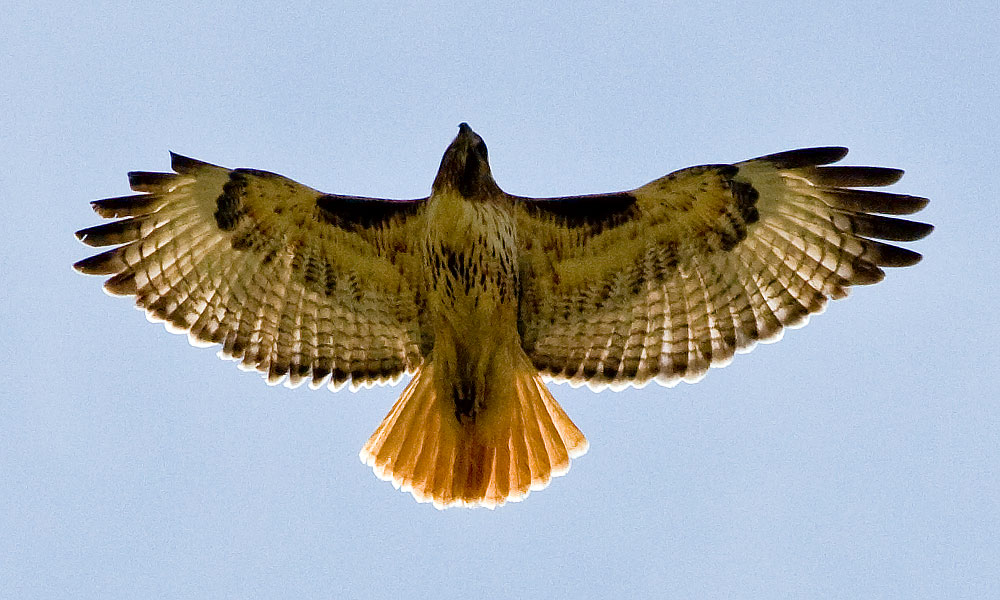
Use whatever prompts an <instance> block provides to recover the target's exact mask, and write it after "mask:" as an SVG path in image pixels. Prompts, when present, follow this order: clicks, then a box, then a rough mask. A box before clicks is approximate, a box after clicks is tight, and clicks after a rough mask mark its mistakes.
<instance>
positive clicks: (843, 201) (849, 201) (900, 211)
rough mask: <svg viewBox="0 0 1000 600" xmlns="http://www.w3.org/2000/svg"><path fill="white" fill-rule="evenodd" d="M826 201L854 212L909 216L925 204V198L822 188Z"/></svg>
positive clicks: (869, 191)
mask: <svg viewBox="0 0 1000 600" xmlns="http://www.w3.org/2000/svg"><path fill="white" fill-rule="evenodd" d="M823 192H824V194H825V195H826V196H825V197H826V200H827V201H828V202H829V204H831V205H832V206H835V207H837V208H842V209H844V210H850V211H854V212H874V213H882V214H884V215H911V214H913V213H915V212H919V211H920V210H922V209H923V208H924V207H925V206H927V203H928V202H930V200H928V199H927V198H921V197H919V196H906V195H903V194H890V193H888V192H873V191H871V190H851V189H843V188H833V187H828V188H823Z"/></svg>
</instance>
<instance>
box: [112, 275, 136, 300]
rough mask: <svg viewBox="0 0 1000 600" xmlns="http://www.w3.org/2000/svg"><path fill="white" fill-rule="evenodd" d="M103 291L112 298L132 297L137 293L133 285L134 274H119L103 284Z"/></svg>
mask: <svg viewBox="0 0 1000 600" xmlns="http://www.w3.org/2000/svg"><path fill="white" fill-rule="evenodd" d="M104 289H105V290H106V291H107V292H108V293H109V294H112V295H114V296H134V295H135V293H136V292H137V291H138V289H137V287H136V284H135V273H132V272H126V273H119V274H118V275H115V276H114V277H112V278H111V279H108V280H107V281H105V282H104Z"/></svg>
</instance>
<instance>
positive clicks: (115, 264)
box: [73, 248, 128, 275]
mask: <svg viewBox="0 0 1000 600" xmlns="http://www.w3.org/2000/svg"><path fill="white" fill-rule="evenodd" d="M121 250H122V249H121V248H115V249H113V250H108V251H107V252H101V253H100V254H95V255H94V256H89V257H87V258H85V259H83V260H80V261H77V262H76V263H74V264H73V268H74V269H76V270H77V271H79V272H80V273H83V274H84V275H114V274H115V273H120V272H122V271H123V270H125V269H126V268H128V265H126V264H125V261H123V260H122V258H121Z"/></svg>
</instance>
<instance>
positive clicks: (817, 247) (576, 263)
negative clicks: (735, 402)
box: [515, 147, 933, 389]
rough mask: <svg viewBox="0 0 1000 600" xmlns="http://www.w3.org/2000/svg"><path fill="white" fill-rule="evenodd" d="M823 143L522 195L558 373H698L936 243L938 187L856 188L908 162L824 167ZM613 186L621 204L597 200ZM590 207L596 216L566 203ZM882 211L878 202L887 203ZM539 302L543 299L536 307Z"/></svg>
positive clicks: (641, 377)
mask: <svg viewBox="0 0 1000 600" xmlns="http://www.w3.org/2000/svg"><path fill="white" fill-rule="evenodd" d="M846 153H847V150H846V149H845V148H838V147H832V148H807V149H803V150H792V151H788V152H782V153H778V154H772V155H768V156H763V157H760V158H757V159H753V160H748V161H744V162H741V163H737V164H735V165H706V166H703V167H693V168H689V169H684V170H682V171H678V172H676V173H672V174H670V175H667V176H666V177H663V178H660V179H658V180H655V181H653V182H650V183H649V184H646V185H644V186H642V187H640V188H637V189H635V190H632V191H630V192H624V193H620V194H605V195H599V196H589V197H586V198H588V201H587V202H582V201H581V200H579V199H577V198H565V199H558V198H548V199H541V200H540V199H527V198H520V197H517V198H515V200H518V202H517V203H516V204H515V207H516V208H515V210H516V211H517V217H518V234H519V236H520V239H521V240H523V241H522V243H521V246H520V252H521V261H522V270H523V271H524V272H525V273H526V274H527V276H526V277H524V278H523V281H522V286H523V287H524V288H525V289H524V292H523V293H524V295H525V297H528V298H531V299H533V302H532V303H530V304H526V305H524V304H523V305H522V312H521V323H520V329H521V331H522V332H523V333H522V339H523V341H524V346H525V350H526V352H527V353H528V356H529V357H531V359H532V361H533V362H534V363H535V365H536V367H538V369H539V370H540V371H541V372H542V373H543V374H545V375H547V376H549V377H551V378H553V379H555V380H557V381H568V382H570V383H571V384H574V385H580V384H584V383H585V384H587V385H589V386H591V387H593V388H595V389H601V388H603V387H605V386H609V385H610V386H612V387H613V388H616V389H617V388H621V387H625V386H627V385H637V386H641V385H644V384H645V383H647V382H648V381H651V380H654V379H655V380H656V381H658V382H660V383H663V384H665V385H673V384H675V383H677V382H678V381H681V380H685V381H697V380H698V379H699V378H701V377H702V376H704V374H705V373H706V371H707V370H708V369H709V367H712V366H721V365H725V364H727V363H728V362H729V361H730V360H732V358H733V355H734V354H735V353H737V352H746V351H749V350H750V349H751V348H753V346H754V345H755V344H756V343H757V342H758V341H773V340H775V339H777V338H778V337H780V335H781V333H782V331H783V329H784V328H787V327H799V326H802V325H804V324H805V323H806V322H807V320H808V318H809V315H811V314H814V313H818V312H821V311H822V310H823V309H824V308H825V307H826V302H827V300H828V299H829V298H842V297H844V296H846V295H847V291H848V288H849V287H850V286H853V285H862V284H869V283H875V282H877V281H879V280H881V279H882V277H883V276H884V272H883V271H882V268H881V267H890V266H893V267H894V266H907V265H911V264H914V263H916V262H917V261H918V260H919V259H920V255H919V254H917V253H916V252H913V251H911V250H907V249H905V248H899V247H896V246H892V245H889V244H885V243H882V242H879V241H877V240H879V239H881V240H890V241H912V240H917V239H920V238H922V237H924V236H925V235H927V234H929V233H930V232H931V230H932V229H933V228H932V227H931V226H930V225H927V224H924V223H918V222H915V221H909V220H905V219H899V218H895V217H887V216H882V215H886V214H888V215H906V214H912V213H914V212H917V211H919V210H920V209H921V208H923V207H924V206H925V205H926V203H927V200H926V199H924V198H918V197H915V196H906V195H901V194H891V193H883V192H875V191H871V190H860V189H855V188H858V187H877V186H885V185H890V184H892V183H895V182H896V181H898V180H899V178H900V177H901V176H902V171H900V170H898V169H887V168H882V167H853V166H847V167H842V166H823V165H827V164H829V163H833V162H836V161H838V160H840V159H841V158H843V157H844V155H846ZM591 198H601V199H604V201H605V202H606V203H607V205H606V206H600V205H595V201H594V200H590V199H591ZM560 200H562V201H563V202H564V203H565V204H566V206H584V207H586V209H587V210H586V212H587V214H589V215H591V218H589V219H587V218H576V219H574V220H569V219H567V218H566V217H565V216H564V215H563V212H561V211H560V210H558V209H555V208H552V207H553V206H554V205H558V204H559V201H560ZM876 213H878V214H876ZM527 309H530V310H527Z"/></svg>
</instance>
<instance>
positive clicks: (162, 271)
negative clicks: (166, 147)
mask: <svg viewBox="0 0 1000 600" xmlns="http://www.w3.org/2000/svg"><path fill="white" fill-rule="evenodd" d="M171 159H172V161H171V162H172V167H173V170H174V171H175V173H147V172H134V173H129V183H130V184H131V187H132V189H133V190H135V191H138V192H144V193H142V194H139V195H135V196H127V197H122V198H110V199H107V200H98V201H96V202H94V203H93V207H94V210H96V211H97V213H98V214H100V215H101V216H102V217H108V218H119V217H124V218H123V219H122V220H119V221H115V222H112V223H107V224H104V225H98V226H96V227H91V228H89V229H83V230H81V231H78V232H77V236H78V237H79V238H80V239H81V240H82V241H83V242H84V243H86V244H88V245H91V246H110V245H117V246H118V247H117V248H114V249H112V250H109V251H106V252H104V253H102V254H98V255H96V256H92V257H90V258H87V259H84V260H81V261H80V262H78V263H76V265H74V266H75V267H76V269H77V270H79V271H81V272H83V273H89V274H95V275H112V277H111V278H110V279H108V281H107V282H106V283H105V286H104V287H105V289H106V290H107V291H108V292H109V293H111V294H115V295H132V296H135V297H136V304H137V306H138V307H140V308H142V309H144V310H145V311H146V312H147V313H148V316H149V317H150V318H151V319H152V320H159V321H165V322H166V324H167V326H168V328H171V329H173V330H178V331H186V332H188V335H189V338H190V340H191V341H192V343H196V344H205V345H209V344H216V343H217V344H222V354H223V355H225V356H228V357H231V358H232V359H234V360H238V361H240V363H241V365H242V366H244V367H246V368H250V369H258V370H260V371H263V372H265V373H267V378H268V381H269V382H270V383H277V382H278V381H281V380H283V379H284V378H285V376H286V375H287V376H288V382H289V384H291V385H297V384H299V383H301V382H302V381H303V380H304V379H306V378H311V379H312V381H311V384H312V385H313V386H316V387H318V386H319V385H322V384H323V383H325V382H326V381H327V378H329V384H330V386H331V387H339V386H340V385H342V384H343V383H345V382H347V381H348V380H349V381H351V384H352V385H353V386H356V385H360V384H370V383H375V382H382V381H386V380H393V379H396V378H398V377H399V376H401V375H402V373H404V372H406V371H410V370H413V369H415V368H416V367H417V366H418V364H419V363H420V360H421V354H422V349H424V348H427V347H429V346H430V345H431V343H432V342H431V340H429V339H428V338H427V335H428V332H427V330H426V329H424V328H422V327H421V324H420V312H421V310H420V308H421V303H422V300H421V298H420V297H419V293H418V290H419V288H420V286H419V268H418V263H417V258H416V253H415V252H416V246H415V244H414V241H413V240H414V239H415V238H414V237H413V236H412V235H411V234H412V230H413V228H414V226H415V221H416V219H415V218H414V217H415V215H416V214H417V213H418V211H419V209H420V207H421V206H423V204H424V201H423V200H409V201H394V200H378V199H372V198H358V197H353V196H335V195H324V194H322V193H320V192H318V191H316V190H313V189H311V188H308V187H306V186H304V185H301V184H298V183H295V182H294V181H292V180H290V179H287V178H285V177H282V176H281V175H276V174H274V173H268V172H266V171H256V170H251V169H236V170H229V169H225V168H222V167H218V166H215V165H211V164H208V163H204V162H200V161H196V160H193V159H190V158H185V157H182V156H178V155H176V154H171Z"/></svg>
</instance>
